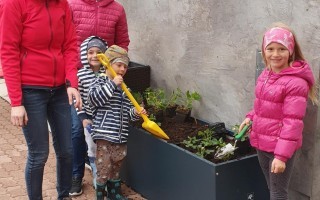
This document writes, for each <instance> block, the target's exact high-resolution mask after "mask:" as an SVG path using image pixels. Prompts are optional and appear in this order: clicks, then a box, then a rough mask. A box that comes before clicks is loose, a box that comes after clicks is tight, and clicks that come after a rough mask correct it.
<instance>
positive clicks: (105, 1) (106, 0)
mask: <svg viewBox="0 0 320 200" xmlns="http://www.w3.org/2000/svg"><path fill="white" fill-rule="evenodd" d="M82 1H84V2H86V3H87V4H90V5H98V6H107V5H109V4H110V3H112V2H114V0H82Z"/></svg>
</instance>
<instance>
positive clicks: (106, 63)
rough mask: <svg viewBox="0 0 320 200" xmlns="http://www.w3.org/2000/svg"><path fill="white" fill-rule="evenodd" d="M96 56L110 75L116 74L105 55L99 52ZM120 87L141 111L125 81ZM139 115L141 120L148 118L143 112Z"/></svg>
mask: <svg viewBox="0 0 320 200" xmlns="http://www.w3.org/2000/svg"><path fill="white" fill-rule="evenodd" d="M97 57H98V59H99V61H100V62H101V63H102V64H103V65H104V66H106V67H107V68H108V70H109V71H110V72H111V75H112V77H115V76H117V74H116V72H115V71H114V70H113V69H112V67H111V65H110V62H109V59H108V58H107V56H106V55H104V54H102V53H99V54H97ZM121 88H122V90H123V91H124V92H125V93H126V95H127V96H128V98H129V99H130V101H131V102H132V104H133V105H134V107H135V108H136V109H137V111H141V110H142V108H141V106H140V105H139V104H138V102H137V101H136V100H135V98H134V97H133V96H132V94H131V92H130V91H129V90H128V88H127V85H126V84H125V83H121ZM140 116H141V117H142V118H143V120H145V121H147V120H149V118H148V117H147V116H146V115H144V114H140Z"/></svg>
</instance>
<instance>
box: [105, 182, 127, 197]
mask: <svg viewBox="0 0 320 200" xmlns="http://www.w3.org/2000/svg"><path fill="white" fill-rule="evenodd" d="M107 190H108V198H107V200H128V199H127V198H125V197H124V196H123V194H122V192H121V180H108V181H107Z"/></svg>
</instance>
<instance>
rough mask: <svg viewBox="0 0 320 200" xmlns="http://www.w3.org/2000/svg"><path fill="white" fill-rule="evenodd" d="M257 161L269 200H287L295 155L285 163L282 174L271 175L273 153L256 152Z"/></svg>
mask: <svg viewBox="0 0 320 200" xmlns="http://www.w3.org/2000/svg"><path fill="white" fill-rule="evenodd" d="M257 153H258V159H259V164H260V167H261V168H262V172H263V174H264V176H265V178H266V181H267V184H268V188H269V191H270V200H288V199H289V195H288V190H289V183H290V178H291V175H292V172H293V165H294V160H295V153H294V154H293V156H292V157H291V158H290V159H289V160H288V161H287V162H286V168H285V170H284V172H283V173H278V174H275V173H271V164H272V161H273V159H274V154H273V153H268V152H265V151H260V150H257Z"/></svg>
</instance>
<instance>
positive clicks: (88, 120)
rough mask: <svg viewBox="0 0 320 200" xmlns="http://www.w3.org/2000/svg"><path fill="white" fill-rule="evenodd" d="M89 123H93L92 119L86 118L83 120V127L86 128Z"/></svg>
mask: <svg viewBox="0 0 320 200" xmlns="http://www.w3.org/2000/svg"><path fill="white" fill-rule="evenodd" d="M89 124H92V120H90V119H84V120H83V121H82V125H83V128H86V127H87V126H88V125H89Z"/></svg>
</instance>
